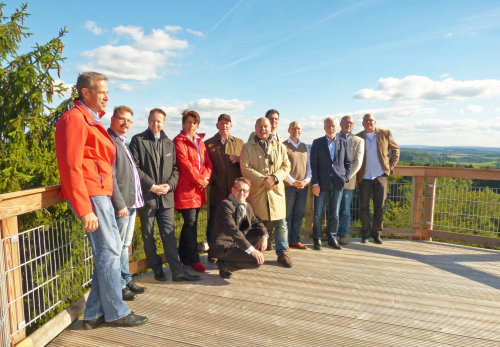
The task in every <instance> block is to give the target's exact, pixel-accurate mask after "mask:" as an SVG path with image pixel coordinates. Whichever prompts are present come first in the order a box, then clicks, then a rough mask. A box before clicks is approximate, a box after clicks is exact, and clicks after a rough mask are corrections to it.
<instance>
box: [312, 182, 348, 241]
mask: <svg viewBox="0 0 500 347" xmlns="http://www.w3.org/2000/svg"><path fill="white" fill-rule="evenodd" d="M342 191H343V188H342V189H340V190H335V189H333V187H332V186H330V189H328V190H327V191H321V190H320V193H319V196H314V221H313V238H314V239H319V240H321V236H322V234H321V231H322V227H323V219H322V217H323V211H324V210H325V207H326V205H327V204H328V209H327V212H326V224H327V227H328V233H329V234H330V235H331V236H332V237H334V236H337V229H338V224H339V209H340V200H341V199H342Z"/></svg>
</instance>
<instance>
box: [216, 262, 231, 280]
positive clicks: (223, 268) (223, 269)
mask: <svg viewBox="0 0 500 347" xmlns="http://www.w3.org/2000/svg"><path fill="white" fill-rule="evenodd" d="M216 264H217V267H218V268H219V276H220V277H222V278H225V279H230V278H231V277H232V276H233V274H232V273H230V272H229V270H228V269H227V267H226V264H225V263H224V261H223V260H222V259H217V262H216Z"/></svg>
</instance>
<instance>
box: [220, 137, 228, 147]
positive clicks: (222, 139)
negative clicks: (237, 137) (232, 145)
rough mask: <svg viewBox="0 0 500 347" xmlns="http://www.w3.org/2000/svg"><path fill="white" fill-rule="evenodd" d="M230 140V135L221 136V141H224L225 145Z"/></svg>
mask: <svg viewBox="0 0 500 347" xmlns="http://www.w3.org/2000/svg"><path fill="white" fill-rule="evenodd" d="M228 140H229V137H222V136H221V137H220V142H222V144H223V145H225V144H226V142H227V141H228Z"/></svg>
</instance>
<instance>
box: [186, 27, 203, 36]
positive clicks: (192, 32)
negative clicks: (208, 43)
mask: <svg viewBox="0 0 500 347" xmlns="http://www.w3.org/2000/svg"><path fill="white" fill-rule="evenodd" d="M186 31H187V32H188V33H190V34H192V35H194V36H198V37H203V33H202V32H201V31H196V30H192V29H186Z"/></svg>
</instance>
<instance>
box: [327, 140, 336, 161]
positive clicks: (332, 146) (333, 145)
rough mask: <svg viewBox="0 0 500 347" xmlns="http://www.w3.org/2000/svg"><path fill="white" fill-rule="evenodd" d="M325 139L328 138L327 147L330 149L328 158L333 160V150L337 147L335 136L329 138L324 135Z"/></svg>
mask: <svg viewBox="0 0 500 347" xmlns="http://www.w3.org/2000/svg"><path fill="white" fill-rule="evenodd" d="M326 139H327V140H328V149H329V150H330V158H331V159H332V161H335V151H336V149H337V141H336V140H337V137H335V138H334V139H333V140H330V138H329V137H328V136H326Z"/></svg>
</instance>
